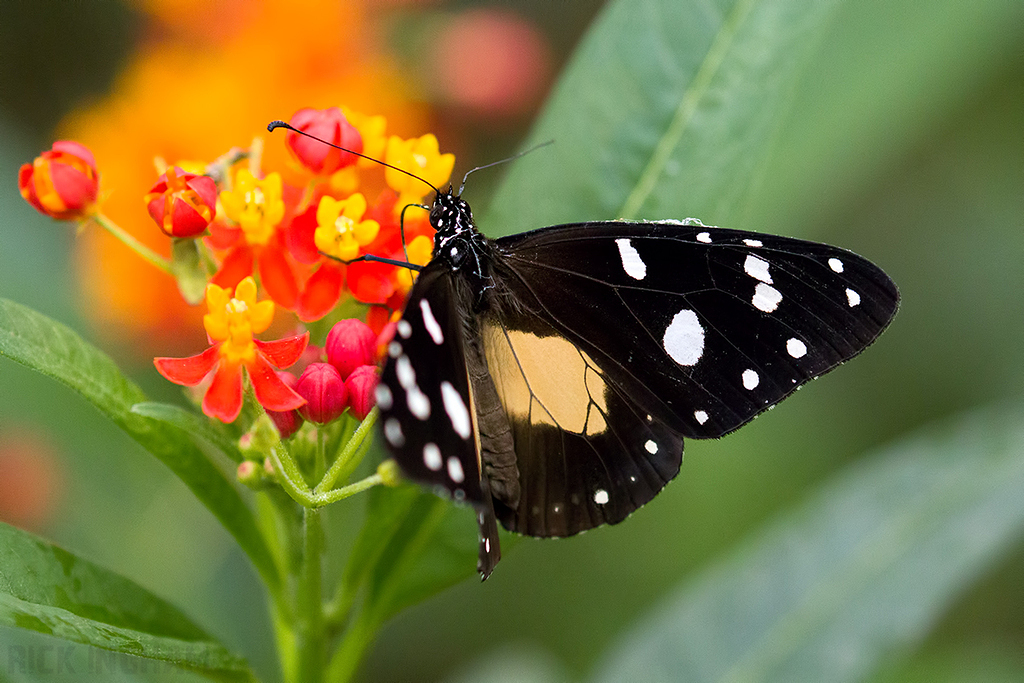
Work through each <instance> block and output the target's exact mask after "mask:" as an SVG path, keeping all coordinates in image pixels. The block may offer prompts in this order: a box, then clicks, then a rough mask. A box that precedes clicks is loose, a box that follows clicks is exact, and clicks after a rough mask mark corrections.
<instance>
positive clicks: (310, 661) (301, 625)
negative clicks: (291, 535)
mask: <svg viewBox="0 0 1024 683" xmlns="http://www.w3.org/2000/svg"><path fill="white" fill-rule="evenodd" d="M323 549H324V538H323V526H322V520H321V519H320V511H319V510H314V509H311V508H306V509H305V510H304V523H303V534H302V563H301V567H300V571H299V575H298V577H297V578H298V590H297V591H296V601H295V602H296V605H295V607H296V613H297V616H298V619H297V623H296V626H297V628H296V634H295V635H296V641H297V650H298V656H299V660H298V677H297V680H298V681H299V683H321V681H323V680H324V664H325V661H324V659H325V654H326V649H325V642H324V608H323V585H322V577H321V564H322V558H323Z"/></svg>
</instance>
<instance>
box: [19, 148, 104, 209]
mask: <svg viewBox="0 0 1024 683" xmlns="http://www.w3.org/2000/svg"><path fill="white" fill-rule="evenodd" d="M98 187H99V173H98V172H97V171H96V159H95V158H93V155H92V152H90V151H89V150H88V148H86V147H85V146H84V145H81V144H79V143H77V142H73V141H71V140H58V141H57V142H55V143H53V147H52V148H51V149H50V150H48V151H46V152H43V153H42V154H40V155H39V156H37V157H36V158H35V161H33V162H32V163H31V164H24V165H23V166H22V167H21V170H20V171H19V172H18V189H19V190H20V191H21V196H22V197H24V199H25V201H27V202H28V203H29V204H31V205H32V206H34V207H35V208H36V210H37V211H39V212H40V213H45V214H46V215H47V216H50V217H52V218H56V219H57V220H71V219H75V218H84V217H85V216H87V215H89V214H90V213H91V212H92V210H93V208H94V206H95V203H96V192H97V189H98Z"/></svg>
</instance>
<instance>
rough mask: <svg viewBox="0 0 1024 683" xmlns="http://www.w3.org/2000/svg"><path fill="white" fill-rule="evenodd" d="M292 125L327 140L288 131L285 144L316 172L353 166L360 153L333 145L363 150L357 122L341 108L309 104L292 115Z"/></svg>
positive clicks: (302, 162)
mask: <svg viewBox="0 0 1024 683" xmlns="http://www.w3.org/2000/svg"><path fill="white" fill-rule="evenodd" d="M288 123H289V125H291V126H292V127H294V128H296V129H298V130H301V131H302V132H304V133H308V134H309V135H312V136H314V137H316V138H319V139H320V140H323V141H324V142H327V143H330V144H327V145H325V144H324V143H323V142H318V141H317V140H313V139H312V138H309V137H306V136H305V135H300V134H299V133H294V132H289V133H288V134H287V135H286V136H285V144H287V145H288V150H289V151H290V152H291V153H292V156H293V157H294V158H295V160H296V161H298V162H299V163H300V164H302V165H303V166H304V167H305V168H307V169H308V170H310V171H312V172H313V173H315V174H317V175H330V174H332V173H334V172H335V171H338V170H339V169H342V168H345V167H348V166H352V165H353V164H355V163H356V159H358V158H359V157H357V156H355V155H354V154H349V153H348V152H343V151H342V150H340V149H337V148H335V147H331V146H330V145H338V147H344V148H345V149H347V150H351V151H353V152H360V153H361V152H362V151H363V138H362V136H361V135H360V134H359V131H358V130H356V128H355V126H353V125H352V124H351V123H349V122H348V119H347V118H345V115H344V114H343V113H342V111H341V109H339V108H338V107H330V108H328V109H323V110H321V109H312V108H310V107H306V108H305V109H300V110H299V111H297V112H295V114H293V115H292V118H291V120H289V121H288Z"/></svg>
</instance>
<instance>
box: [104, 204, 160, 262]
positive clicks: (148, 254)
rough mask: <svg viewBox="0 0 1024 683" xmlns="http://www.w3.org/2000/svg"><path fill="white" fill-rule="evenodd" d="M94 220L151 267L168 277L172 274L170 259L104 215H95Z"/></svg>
mask: <svg viewBox="0 0 1024 683" xmlns="http://www.w3.org/2000/svg"><path fill="white" fill-rule="evenodd" d="M92 220H94V221H95V222H96V224H97V225H99V226H100V227H101V228H103V229H104V230H106V231H107V232H109V233H110V234H111V235H113V236H114V237H116V238H117V239H119V240H121V242H122V243H123V244H124V245H125V246H126V247H128V248H129V249H131V250H132V251H134V252H135V253H136V254H138V255H139V256H140V257H142V258H143V259H144V260H146V261H148V262H149V263H150V265H152V266H155V267H156V268H158V269H160V270H162V271H163V272H165V273H167V274H168V275H170V274H171V262H170V261H169V260H168V259H166V258H164V257H163V256H161V255H160V254H158V253H156V252H155V251H153V250H152V249H150V248H149V247H147V246H146V245H145V244H143V243H142V242H140V241H139V240H137V239H135V238H134V237H133V236H132V235H130V234H128V232H127V231H126V230H125V229H124V228H122V227H121V226H120V225H118V224H117V223H115V222H114V221H112V220H110V219H109V218H107V217H106V216H105V215H103V214H102V213H96V214H94V215H93V216H92Z"/></svg>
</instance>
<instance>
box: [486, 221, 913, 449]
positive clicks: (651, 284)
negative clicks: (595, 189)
mask: <svg viewBox="0 0 1024 683" xmlns="http://www.w3.org/2000/svg"><path fill="white" fill-rule="evenodd" d="M497 245H498V248H499V250H500V252H501V253H502V255H503V258H502V259H501V260H500V264H499V272H500V271H501V270H504V271H505V274H504V276H503V277H502V281H503V283H504V284H505V285H506V286H507V293H506V296H507V297H508V298H509V299H513V300H515V301H516V302H517V305H518V307H519V310H520V311H527V313H526V317H531V318H537V319H540V320H543V321H544V322H545V323H547V324H548V325H550V327H551V328H552V329H554V330H556V331H557V333H558V334H560V335H562V336H563V337H565V338H566V339H567V340H569V341H570V342H571V343H572V344H573V345H575V346H577V347H578V348H579V349H581V350H582V351H584V352H586V353H587V354H588V355H589V356H590V357H591V358H593V360H594V361H595V362H596V363H597V364H598V366H599V367H600V368H601V370H602V372H603V373H604V374H605V375H606V376H607V378H608V382H609V384H611V385H614V386H615V387H616V388H617V389H618V390H620V391H621V393H622V394H623V395H624V396H626V397H629V400H630V401H631V402H632V403H633V405H634V406H636V408H637V412H640V413H645V414H650V415H652V416H653V418H654V419H655V420H656V421H658V422H661V423H664V424H665V425H666V426H668V427H669V428H670V429H672V430H673V431H676V432H678V433H679V434H681V435H683V436H689V437H694V438H710V437H717V436H722V435H723V434H726V433H728V432H730V431H732V430H734V429H736V428H738V427H740V426H741V425H743V424H744V423H746V422H748V421H749V420H750V419H752V418H753V417H754V416H756V415H757V414H758V413H760V412H762V411H763V410H766V409H767V408H769V407H771V406H772V405H774V404H775V403H777V402H778V401H780V400H782V399H783V398H785V397H786V396H788V395H789V394H790V393H792V392H793V391H794V390H796V388H797V387H799V386H800V385H801V384H803V383H804V382H806V381H808V380H810V379H813V378H814V377H817V376H818V375H821V374H822V373H824V372H827V371H828V370H830V369H832V368H834V367H836V366H837V365H839V364H840V363H842V362H843V361H845V360H847V359H849V358H851V357H853V356H854V355H856V354H857V353H859V352H860V351H862V350H863V349H864V348H865V347H866V346H867V345H868V344H870V343H871V342H872V341H873V340H874V339H875V338H876V337H877V336H878V335H879V334H880V333H881V331H882V330H883V329H884V328H885V326H886V325H887V324H888V322H889V321H890V320H891V319H892V316H893V315H894V314H895V311H896V307H897V305H898V300H899V295H898V292H897V290H896V287H895V285H893V283H892V281H891V280H890V279H889V278H888V277H887V276H886V275H885V274H884V273H883V272H882V271H881V270H879V269H878V268H877V267H876V266H874V265H873V264H871V263H870V262H869V261H867V260H865V259H863V258H861V257H859V256H857V255H856V254H853V253H851V252H848V251H845V250H842V249H837V248H835V247H829V246H827V245H822V244H817V243H813V242H805V241H802V240H794V239H788V238H782V237H773V236H769V235H761V234H757V233H750V232H742V231H738V230H728V229H721V228H709V227H705V226H689V225H681V224H675V223H624V222H614V223H589V224H579V225H570V226H556V227H553V228H545V229H543V230H538V231H534V232H531V233H525V234H523V235H515V236H512V237H508V238H502V239H499V240H497Z"/></svg>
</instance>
